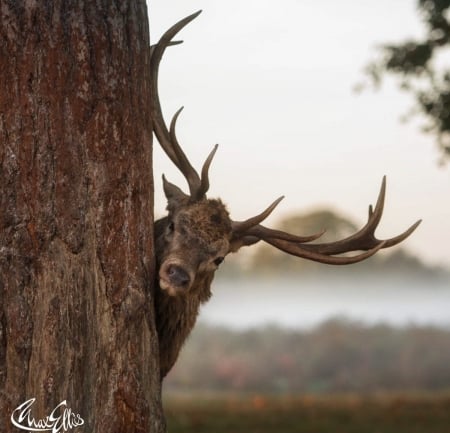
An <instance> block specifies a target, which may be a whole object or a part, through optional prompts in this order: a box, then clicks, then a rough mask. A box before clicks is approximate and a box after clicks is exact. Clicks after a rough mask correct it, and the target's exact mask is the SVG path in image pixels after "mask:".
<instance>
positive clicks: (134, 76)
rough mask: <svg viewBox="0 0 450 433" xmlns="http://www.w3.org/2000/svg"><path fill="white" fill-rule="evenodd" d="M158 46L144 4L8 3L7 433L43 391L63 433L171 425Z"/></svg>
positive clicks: (40, 406) (3, 63)
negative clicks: (162, 370)
mask: <svg viewBox="0 0 450 433" xmlns="http://www.w3.org/2000/svg"><path fill="white" fill-rule="evenodd" d="M148 47H149V33H148V22H147V13H146V4H145V0H121V1H114V0H96V1H93V0H71V1H69V0H45V1H44V0H0V191H1V194H0V431H2V432H4V431H6V432H13V431H14V432H17V431H18V430H17V428H16V427H14V426H13V425H12V422H11V419H10V418H11V414H12V413H13V411H14V409H15V408H17V407H18V406H19V405H20V404H21V403H24V402H25V401H27V400H29V399H31V398H34V399H35V402H34V403H33V405H32V407H31V415H32V417H33V418H34V419H35V420H38V419H45V418H46V417H47V416H48V415H50V413H51V411H52V410H53V409H54V408H55V407H56V406H57V405H58V404H59V403H60V402H62V401H64V400H66V401H67V403H66V404H67V406H62V407H60V408H59V409H57V411H56V414H57V415H61V414H62V415H64V409H68V410H69V411H67V410H66V412H65V415H66V416H68V415H67V413H68V412H69V415H70V411H72V418H71V419H72V420H73V419H75V420H76V418H74V414H79V415H80V417H81V418H82V419H83V420H84V425H82V426H81V427H78V428H77V429H76V428H75V427H72V429H70V428H67V429H66V430H67V431H77V432H78V431H79V432H86V433H87V432H89V433H91V432H92V433H100V432H108V433H114V432H118V433H119V432H120V433H124V432H152V433H153V432H162V431H164V430H165V426H164V418H163V413H162V409H161V389H160V387H161V385H160V381H159V366H158V347H157V336H156V332H155V326H154V314H153V295H152V285H153V276H154V257H153V180H152V160H151V144H152V143H151V137H152V135H151V124H150V114H149V96H150V95H149V92H150V85H149V79H150V78H149V49H148ZM15 413H16V417H17V412H15ZM24 423H25V421H24ZM66 427H67V426H66ZM69 427H70V425H69ZM60 431H61V432H62V431H65V429H61V430H60Z"/></svg>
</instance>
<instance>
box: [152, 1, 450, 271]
mask: <svg viewBox="0 0 450 433" xmlns="http://www.w3.org/2000/svg"><path fill="white" fill-rule="evenodd" d="M415 3H416V1H415V0H396V1H392V0H379V1H377V2H373V1H369V0H363V1H361V0H340V1H339V2H337V1H335V0H322V1H320V2H318V1H314V0H283V2H278V3H275V2H273V1H268V0H258V1H256V0H246V1H242V0H240V1H238V0H228V1H223V0H221V1H219V0H207V1H206V0H196V1H190V0H164V1H163V0H153V1H149V19H150V34H151V42H152V43H155V42H156V41H157V40H158V39H159V37H160V36H161V34H162V33H163V32H164V31H165V30H167V29H168V28H169V27H170V26H171V25H173V24H174V23H175V22H176V21H178V20H179V19H181V18H183V17H185V16H187V15H189V14H191V13H192V12H195V11H197V10H199V9H202V10H203V12H202V14H201V15H200V16H199V17H198V18H197V19H196V20H195V21H194V22H192V23H191V24H189V26H188V27H187V28H185V29H184V30H183V31H182V32H181V33H180V35H179V38H178V39H182V40H184V44H182V45H180V46H176V47H171V48H170V49H168V50H167V51H166V54H165V57H164V59H163V62H162V64H161V68H160V97H161V102H162V106H163V111H164V113H165V116H166V119H167V121H170V118H171V116H172V115H173V113H174V112H175V111H176V110H177V109H178V108H179V107H181V106H184V107H185V109H184V111H183V113H182V114H181V116H180V118H179V121H178V124H177V125H178V137H179V141H180V143H181V144H182V146H183V149H184V150H185V152H186V154H187V155H188V157H189V159H190V160H191V162H192V163H193V165H194V167H196V168H197V169H198V171H199V170H200V168H201V165H202V163H203V161H204V159H205V158H206V156H207V155H208V153H209V152H210V150H211V149H212V147H213V145H214V144H215V143H219V150H218V152H217V154H216V157H215V159H214V162H213V165H212V167H211V170H210V183H211V187H210V192H209V194H208V196H209V197H220V198H222V200H223V201H224V202H225V203H226V204H227V206H228V209H229V211H230V213H231V215H232V218H233V219H235V220H240V219H245V218H247V217H249V216H252V215H254V214H256V213H259V212H260V211H261V210H262V209H264V208H265V207H266V206H267V205H268V204H270V203H271V202H272V201H273V200H274V199H275V198H277V197H279V196H280V195H285V196H286V198H285V199H284V200H283V202H282V203H281V204H280V205H279V207H278V208H277V210H276V211H275V212H274V215H273V216H271V217H270V219H269V220H267V224H266V225H269V226H273V225H274V224H276V222H277V220H280V219H281V218H283V217H284V216H287V215H290V214H293V213H303V212H305V211H309V210H312V209H316V208H319V207H321V208H323V207H328V208H331V209H334V210H336V211H338V212H340V213H342V214H343V215H345V216H347V217H349V218H351V219H352V220H354V221H355V222H357V223H359V224H361V225H363V224H364V223H365V220H366V216H367V207H368V205H369V204H371V203H374V201H375V200H376V198H377V194H378V190H379V187H380V183H381V179H382V177H383V175H387V197H386V206H385V211H384V216H383V219H382V221H381V223H380V227H379V229H378V231H377V235H378V236H379V237H380V238H383V237H390V236H394V235H396V234H398V233H399V232H401V231H403V230H405V229H406V228H408V227H409V226H410V225H411V224H412V223H414V222H415V221H416V220H417V219H423V222H422V224H421V226H420V227H419V228H418V229H417V231H416V232H415V233H414V234H413V235H412V236H411V237H410V238H409V239H408V240H407V241H406V242H405V243H404V246H405V248H407V249H408V250H409V251H411V252H412V253H414V254H417V255H419V256H420V257H421V258H422V259H424V260H425V261H426V262H427V263H430V264H435V265H445V266H450V254H449V253H450V163H449V164H447V167H443V168H439V166H438V159H439V153H438V151H437V149H436V145H435V142H434V137H433V136H430V135H425V134H423V133H422V132H421V127H422V126H423V124H424V120H423V119H420V118H417V119H415V120H413V121H410V122H408V123H404V122H402V121H401V118H402V116H403V115H404V114H406V113H407V112H408V111H409V110H410V109H411V108H412V106H413V99H412V97H411V96H409V95H408V94H405V93H402V92H401V91H400V90H398V87H397V86H396V82H395V80H393V79H387V80H385V82H384V84H383V86H382V87H381V89H380V90H378V91H374V90H371V89H370V88H369V89H367V90H366V91H364V92H362V93H355V91H354V88H355V86H356V85H358V84H359V83H361V82H362V81H364V80H365V79H366V78H365V76H364V74H363V69H364V66H365V65H366V64H367V63H368V62H369V61H370V60H372V59H373V58H374V57H375V56H376V55H377V46H379V45H381V44H383V43H385V42H397V41H403V40H404V39H406V38H408V37H414V36H419V35H420V34H421V32H422V31H423V30H422V27H421V25H420V22H419V19H418V16H417V13H416V10H415ZM162 173H165V174H166V176H167V178H168V179H169V180H170V181H172V182H174V183H176V184H177V185H179V186H180V187H182V188H183V189H184V190H185V191H187V187H186V183H185V181H184V179H183V178H182V176H181V175H180V174H179V173H178V171H177V169H176V168H175V167H174V166H173V165H172V163H171V162H170V161H169V160H168V158H167V157H166V156H165V155H164V154H163V152H162V151H161V149H160V147H159V146H158V145H157V142H156V141H155V145H154V176H155V214H156V216H161V215H163V214H164V208H165V198H164V196H163V194H162V184H161V174H162Z"/></svg>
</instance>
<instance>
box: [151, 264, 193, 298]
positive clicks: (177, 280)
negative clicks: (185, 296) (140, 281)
mask: <svg viewBox="0 0 450 433" xmlns="http://www.w3.org/2000/svg"><path fill="white" fill-rule="evenodd" d="M194 277H195V276H194V275H193V272H190V271H189V269H188V268H187V266H186V265H185V264H183V263H181V262H179V261H174V260H166V261H165V262H164V263H163V264H162V265H161V268H160V270H159V286H160V287H161V289H162V290H165V291H166V292H167V293H168V294H169V295H170V296H177V295H178V294H181V293H183V292H186V291H188V290H189V289H190V287H191V286H192V282H193V281H194Z"/></svg>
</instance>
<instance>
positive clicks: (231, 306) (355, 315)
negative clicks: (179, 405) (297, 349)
mask: <svg viewBox="0 0 450 433" xmlns="http://www.w3.org/2000/svg"><path fill="white" fill-rule="evenodd" d="M336 316H343V317H346V318H349V319H353V320H358V321H362V322H364V323H367V324H376V323H380V322H382V323H386V324H389V325H393V326H401V327H404V326H408V325H412V324H415V325H434V326H439V327H443V328H450V283H449V281H448V280H447V279H446V278H436V279H432V278H426V277H425V278H411V277H409V276H408V275H378V276H377V275H371V274H368V275H357V276H353V277H352V276H349V275H334V276H332V275H326V274H325V275H323V276H320V275H318V276H303V277H302V276H301V275H298V276H290V277H289V278H282V277H276V276H268V277H266V278H235V279H233V278H225V277H222V278H218V279H217V281H215V282H214V285H213V297H212V298H211V300H210V301H209V302H208V303H207V304H206V305H205V306H204V307H203V308H202V310H201V314H200V321H201V322H203V323H207V324H212V325H223V326H227V327H230V328H232V329H246V328H253V327H257V326H261V325H267V324H275V325H278V326H281V327H289V328H296V329H305V328H311V327H314V326H317V325H319V324H320V323H321V322H323V321H325V320H327V319H328V318H330V317H336Z"/></svg>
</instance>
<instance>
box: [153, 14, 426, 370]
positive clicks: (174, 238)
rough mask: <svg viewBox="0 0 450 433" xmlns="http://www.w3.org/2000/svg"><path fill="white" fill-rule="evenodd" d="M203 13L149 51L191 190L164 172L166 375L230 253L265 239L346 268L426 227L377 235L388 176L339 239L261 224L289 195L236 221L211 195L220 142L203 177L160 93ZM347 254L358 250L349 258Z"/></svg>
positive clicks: (163, 133)
mask: <svg viewBox="0 0 450 433" xmlns="http://www.w3.org/2000/svg"><path fill="white" fill-rule="evenodd" d="M199 13H200V12H197V13H196V14H193V15H191V16H189V17H187V18H185V19H183V20H181V21H180V22H178V23H177V24H175V25H174V26H173V27H171V28H170V29H169V30H168V31H167V32H166V33H164V35H163V36H162V37H161V39H160V40H159V42H158V43H157V44H156V45H155V46H153V47H152V48H151V63H150V65H151V75H152V92H151V93H152V98H151V115H152V121H153V129H154V132H155V135H156V137H157V139H158V141H159V143H160V145H161V147H162V148H163V150H164V152H165V153H166V154H167V156H168V157H169V158H170V159H171V161H172V162H173V163H174V164H175V166H176V167H178V169H179V170H180V171H181V173H182V174H183V175H184V177H185V178H186V181H187V183H188V186H189V194H185V193H184V192H183V191H182V190H181V189H180V188H179V187H177V186H176V185H174V184H172V183H170V182H168V181H167V180H166V179H165V178H164V176H163V185H164V192H165V195H166V197H167V203H168V205H167V210H168V215H167V217H165V218H163V219H161V220H159V221H157V222H156V223H155V238H156V256H157V265H158V272H159V274H158V282H159V287H160V289H161V292H162V293H164V294H165V295H168V297H167V296H166V299H165V300H164V301H161V303H160V305H157V327H158V333H159V337H160V347H161V348H162V349H161V352H162V354H161V359H162V361H161V364H162V366H161V369H162V376H164V375H165V373H166V372H167V371H168V370H169V369H170V368H171V366H172V365H173V363H174V362H175V359H176V357H177V355H178V351H179V350H180V348H181V345H182V343H183V341H184V339H185V338H186V337H187V335H188V333H189V332H190V330H191V329H192V326H193V325H194V323H195V317H196V315H197V313H198V305H199V304H200V303H201V302H204V301H206V300H207V299H208V298H209V296H210V284H211V282H212V279H213V277H214V273H215V271H216V269H217V268H218V266H219V265H220V263H221V262H222V261H223V259H224V257H225V256H226V255H227V254H229V253H232V252H236V251H238V250H239V249H240V248H242V247H244V246H249V245H253V244H255V243H257V242H259V241H264V242H266V243H268V244H270V245H272V246H273V247H275V248H278V249H280V250H282V251H284V252H285V253H287V254H291V255H294V256H297V257H300V258H304V259H308V260H312V261H316V262H320V263H327V264H333V265H348V264H351V263H356V262H360V261H362V260H365V259H367V258H369V257H371V256H372V255H374V254H375V253H376V252H377V251H379V250H380V249H382V248H389V247H392V246H393V245H396V244H398V243H400V242H402V241H403V240H404V239H406V238H407V237H408V236H409V235H410V234H411V233H412V232H413V231H414V230H415V229H416V227H417V226H418V225H419V224H420V221H417V222H416V223H415V224H413V225H412V226H411V227H410V228H409V229H408V230H406V231H405V232H404V233H402V234H400V235H398V236H395V237H393V238H391V239H387V240H379V239H377V238H376V237H375V230H376V228H377V226H378V224H379V222H380V220H381V216H382V213H383V205H384V198H385V191H386V179H385V178H383V182H382V185H381V189H380V193H379V195H378V199H377V202H376V205H375V207H374V208H372V206H370V207H369V217H368V221H367V223H366V225H365V226H364V227H363V228H362V229H360V230H359V231H358V232H356V233H355V234H353V235H351V236H349V237H347V238H345V239H342V240H339V241H337V242H325V243H317V242H315V243H311V242H312V241H315V240H317V239H318V238H319V237H320V236H321V235H322V234H323V233H317V234H313V235H311V236H298V235H294V234H291V233H286V232H283V231H279V230H273V229H270V228H267V227H265V226H263V225H261V223H262V222H263V221H264V219H266V218H267V217H268V216H269V215H270V214H271V212H272V211H273V210H274V209H275V207H276V206H277V205H278V203H279V202H280V201H281V200H282V198H283V197H280V198H278V199H277V200H275V201H274V202H273V203H272V204H271V205H270V206H269V207H268V208H267V209H266V210H264V211H263V212H262V213H260V214H259V215H256V216H254V217H251V218H249V219H247V220H245V221H239V222H238V221H233V220H231V218H230V216H229V213H228V211H227V209H226V208H225V206H224V204H223V203H222V202H221V201H220V200H216V199H208V198H207V197H206V193H207V192H208V188H209V179H208V172H209V168H210V165H211V162H212V159H213V157H214V155H215V153H216V150H217V145H216V146H215V147H214V149H213V150H212V152H211V153H210V154H209V156H208V157H207V159H206V161H205V163H204V164H203V167H202V170H201V173H200V174H198V172H197V171H196V170H195V169H194V168H193V167H192V165H191V163H190V162H189V160H188V158H187V156H186V155H185V153H184V151H183V150H182V148H181V146H180V144H179V142H178V140H177V136H176V131H175V130H176V123H177V120H178V117H179V115H180V113H181V111H182V109H180V110H178V111H177V112H176V113H175V115H174V116H173V118H172V121H171V123H170V125H169V126H167V125H166V123H165V121H164V118H163V115H162V110H161V104H160V100H159V95H158V70H159V64H160V61H161V59H162V57H163V54H164V52H165V50H166V48H167V47H169V46H171V45H177V44H179V43H181V42H180V41H173V38H174V37H175V35H176V34H177V33H178V32H179V31H180V30H181V29H182V28H183V27H184V26H186V25H187V24H188V23H189V22H190V21H192V20H193V19H194V18H196V17H197V16H198V15H199ZM343 253H354V254H353V255H350V256H349V255H345V256H343V255H342V254H343ZM167 298H172V299H180V298H181V299H184V300H185V301H184V303H183V302H181V303H180V302H175V300H174V301H173V304H169V303H167V302H168V301H167ZM174 305H175V306H176V307H175V309H174V307H173V306H174ZM180 309H182V311H180ZM169 310H170V311H169ZM186 311H187V313H186ZM169 316H170V317H169ZM187 316H189V317H187ZM175 322H176V323H175ZM166 358H167V359H166Z"/></svg>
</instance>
